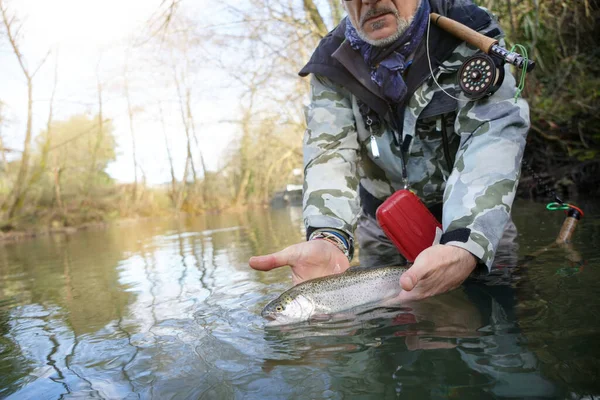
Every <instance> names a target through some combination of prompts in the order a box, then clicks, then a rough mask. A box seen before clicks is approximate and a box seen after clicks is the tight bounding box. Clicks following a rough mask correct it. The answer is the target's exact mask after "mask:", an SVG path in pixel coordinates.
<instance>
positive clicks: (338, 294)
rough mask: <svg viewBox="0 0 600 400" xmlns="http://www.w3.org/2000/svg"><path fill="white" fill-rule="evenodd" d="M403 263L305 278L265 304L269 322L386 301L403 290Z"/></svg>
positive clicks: (287, 321)
mask: <svg viewBox="0 0 600 400" xmlns="http://www.w3.org/2000/svg"><path fill="white" fill-rule="evenodd" d="M404 271H406V268H402V267H383V268H374V269H355V270H348V271H346V272H343V273H341V274H336V275H329V276H324V277H322V278H316V279H311V280H308V281H305V282H302V283H300V284H298V285H296V286H294V287H292V288H291V289H289V290H287V291H285V292H283V293H282V294H281V295H280V296H279V297H278V298H277V299H275V300H273V301H271V302H270V303H269V304H267V305H266V306H265V308H264V309H263V311H262V313H261V315H262V316H263V317H264V318H266V319H268V320H270V322H269V325H284V324H291V323H295V322H301V321H307V320H309V319H312V318H315V317H317V318H318V317H320V316H325V315H331V314H336V313H339V312H342V311H347V310H352V309H355V308H357V307H360V308H361V309H362V308H363V306H368V305H373V306H375V307H376V306H379V305H382V304H383V303H384V302H385V301H386V300H390V299H393V298H394V297H396V296H398V295H399V294H400V291H401V290H402V289H401V287H400V275H402V273H403V272H404Z"/></svg>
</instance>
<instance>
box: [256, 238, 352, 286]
mask: <svg viewBox="0 0 600 400" xmlns="http://www.w3.org/2000/svg"><path fill="white" fill-rule="evenodd" d="M248 264H250V267H252V268H254V269H256V270H259V271H270V270H272V269H274V268H279V267H283V266H285V265H289V266H290V267H291V268H292V282H293V283H294V285H296V284H298V283H300V282H304V281H306V280H309V279H313V278H319V277H321V276H326V275H331V274H339V273H341V272H344V271H345V270H347V269H348V268H349V267H350V263H349V261H348V258H346V256H345V255H344V253H342V252H341V251H340V250H339V249H338V248H337V247H336V246H335V245H334V244H333V243H330V242H328V241H327V240H310V241H308V242H302V243H298V244H294V245H292V246H289V247H287V248H285V249H283V250H281V251H279V252H277V253H273V254H268V255H265V256H255V257H251V258H250V260H249V261H248Z"/></svg>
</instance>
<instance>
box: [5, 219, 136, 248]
mask: <svg viewBox="0 0 600 400" xmlns="http://www.w3.org/2000/svg"><path fill="white" fill-rule="evenodd" d="M146 218H148V217H142V218H123V219H116V220H114V221H101V222H86V223H84V224H81V225H78V226H65V227H58V228H52V227H45V228H40V229H28V230H23V231H19V230H17V231H9V232H1V231H0V246H2V245H4V244H10V243H20V242H22V241H25V240H29V239H34V238H38V237H48V236H54V235H73V234H75V233H78V232H81V231H87V230H96V229H97V230H100V229H106V228H108V227H109V226H111V225H123V224H130V223H135V222H139V221H141V220H143V219H146Z"/></svg>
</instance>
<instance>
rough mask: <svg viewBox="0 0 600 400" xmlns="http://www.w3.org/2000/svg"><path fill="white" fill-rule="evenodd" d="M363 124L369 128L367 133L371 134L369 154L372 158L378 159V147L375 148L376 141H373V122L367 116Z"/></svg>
mask: <svg viewBox="0 0 600 400" xmlns="http://www.w3.org/2000/svg"><path fill="white" fill-rule="evenodd" d="M365 124H366V125H367V126H368V127H369V132H371V154H373V158H379V146H377V140H375V135H373V129H372V125H373V120H372V119H371V117H370V116H368V115H367V119H366V120H365Z"/></svg>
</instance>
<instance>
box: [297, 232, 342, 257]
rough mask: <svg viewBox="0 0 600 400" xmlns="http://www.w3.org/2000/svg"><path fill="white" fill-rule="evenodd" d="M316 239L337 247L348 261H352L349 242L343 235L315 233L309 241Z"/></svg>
mask: <svg viewBox="0 0 600 400" xmlns="http://www.w3.org/2000/svg"><path fill="white" fill-rule="evenodd" d="M316 239H323V240H326V241H328V242H329V243H331V244H333V245H335V246H336V247H337V248H338V249H339V250H340V251H341V252H342V253H344V255H345V256H346V257H347V258H348V261H351V260H352V257H351V256H350V250H349V248H348V247H349V246H348V241H347V240H346V239H345V238H344V237H343V236H342V235H341V234H339V233H337V232H332V231H321V230H319V231H314V232H313V233H312V234H311V235H310V237H309V238H308V240H316Z"/></svg>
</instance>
